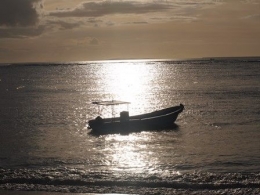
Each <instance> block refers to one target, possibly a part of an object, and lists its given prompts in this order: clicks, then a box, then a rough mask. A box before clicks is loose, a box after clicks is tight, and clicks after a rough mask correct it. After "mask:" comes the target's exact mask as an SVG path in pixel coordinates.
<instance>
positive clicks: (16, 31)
mask: <svg viewBox="0 0 260 195" xmlns="http://www.w3.org/2000/svg"><path fill="white" fill-rule="evenodd" d="M43 32H44V26H38V27H36V28H34V27H28V28H23V27H11V28H5V29H1V28H0V39H1V38H26V37H35V36H39V35H41V34H42V33H43Z"/></svg>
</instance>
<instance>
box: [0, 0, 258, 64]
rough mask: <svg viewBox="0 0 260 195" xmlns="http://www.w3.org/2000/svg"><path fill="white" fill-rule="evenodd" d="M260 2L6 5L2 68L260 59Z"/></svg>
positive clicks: (114, 0) (45, 0)
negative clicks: (116, 61) (36, 64)
mask: <svg viewBox="0 0 260 195" xmlns="http://www.w3.org/2000/svg"><path fill="white" fill-rule="evenodd" d="M259 10H260V0H196V1H193V0H160V1H159V0H154V1H152V0H150V1H148V0H107V1H103V0H95V1H94V0H73V1H72V0H0V63H1V62H2V63H11V62H36V61H41V62H42V61H43V62H46V61H47V62H48V61H84V60H108V59H140V58H142V59H143V58H155V59H158V58H159V59H165V58H167V59H176V58H177V59H180V58H199V57H214V56H219V57H220V56H222V57H224V56H225V57H226V56H260V11H259Z"/></svg>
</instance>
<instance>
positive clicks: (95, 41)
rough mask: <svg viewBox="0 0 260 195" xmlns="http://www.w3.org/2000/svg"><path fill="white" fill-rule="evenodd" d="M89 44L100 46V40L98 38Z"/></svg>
mask: <svg viewBox="0 0 260 195" xmlns="http://www.w3.org/2000/svg"><path fill="white" fill-rule="evenodd" d="M89 44H90V45H98V44H99V40H98V39H97V38H92V39H91V40H90V41H89Z"/></svg>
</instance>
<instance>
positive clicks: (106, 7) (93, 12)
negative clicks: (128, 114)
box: [50, 1, 168, 17]
mask: <svg viewBox="0 0 260 195" xmlns="http://www.w3.org/2000/svg"><path fill="white" fill-rule="evenodd" d="M166 9H168V6H167V5H166V4H159V3H138V2H134V1H116V2H114V1H104V2H99V3H96V2H85V3H83V4H81V5H80V6H78V7H77V8H75V9H74V10H63V11H56V12H51V13H50V15H51V16H58V17H100V16H104V15H109V14H143V13H150V12H157V11H161V10H166Z"/></svg>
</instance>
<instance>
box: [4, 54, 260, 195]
mask: <svg viewBox="0 0 260 195" xmlns="http://www.w3.org/2000/svg"><path fill="white" fill-rule="evenodd" d="M259 70H260V61H259V59H254V60H251V61H249V60H242V59H233V60H230V59H228V60H227V59H226V60H224V59H222V60H220V59H218V60H190V61H188V60H187V61H121V62H120V61H110V62H82V63H69V64H66V63H61V64H30V65H26V64H24V65H22V64H20V65H8V66H1V67H0V107H1V109H0V148H1V149H0V190H23V191H27V190H28V191H48V192H73V193H136V194H174V193H175V194H182V193H194V194H209V193H210V194H219V193H226V194H230V193H233V194H258V193H260V171H259V170H260V152H259V151H260V141H259V139H260V71H259ZM112 99H119V100H125V101H130V102H131V105H130V107H129V112H130V115H134V114H140V113H144V112H150V111H154V110H157V109H162V108H166V107H170V106H173V105H178V104H179V103H182V104H184V105H185V110H184V112H183V113H181V114H180V115H179V118H178V119H177V121H176V124H177V125H178V127H177V128H175V129H173V130H164V131H160V132H158V131H154V132H153V131H148V132H141V133H133V134H129V135H118V134H116V135H103V136H93V135H91V134H89V132H90V130H88V129H87V128H86V127H87V121H88V120H89V119H92V118H95V117H96V116H97V111H98V108H97V107H95V105H92V104H91V102H92V101H96V100H112ZM118 109H119V110H121V109H124V108H118ZM108 111H110V110H108ZM102 114H103V116H110V115H109V114H110V112H107V110H105V109H104V110H103V112H102Z"/></svg>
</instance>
